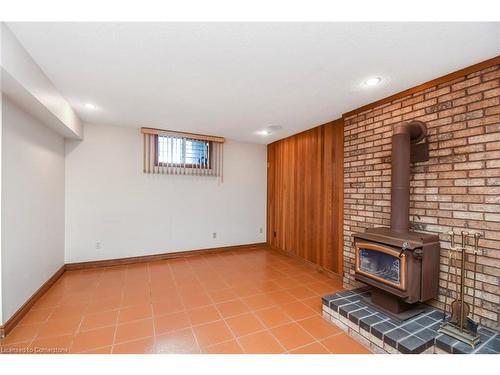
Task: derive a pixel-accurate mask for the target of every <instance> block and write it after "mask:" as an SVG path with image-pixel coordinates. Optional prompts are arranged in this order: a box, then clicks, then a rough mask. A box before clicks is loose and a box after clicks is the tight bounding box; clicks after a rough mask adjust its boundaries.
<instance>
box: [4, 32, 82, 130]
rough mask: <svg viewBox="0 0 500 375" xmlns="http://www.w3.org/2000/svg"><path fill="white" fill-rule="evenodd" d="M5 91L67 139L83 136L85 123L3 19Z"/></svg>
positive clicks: (26, 110) (25, 109)
mask: <svg viewBox="0 0 500 375" xmlns="http://www.w3.org/2000/svg"><path fill="white" fill-rule="evenodd" d="M0 29H1V33H0V37H1V39H0V48H1V49H2V60H1V70H2V75H3V81H2V91H3V92H4V93H7V94H8V95H9V96H10V97H11V98H15V101H16V102H17V103H18V105H19V106H20V107H21V108H23V110H24V111H25V112H28V113H31V114H32V115H33V116H34V117H36V118H37V119H39V120H40V121H42V122H43V123H45V124H46V125H47V126H50V127H51V128H52V129H54V130H55V131H56V132H58V133H59V134H61V135H62V136H64V137H67V138H73V139H81V138H82V137H83V125H82V123H81V121H80V119H79V118H78V116H77V115H76V113H75V111H74V110H73V108H72V107H71V105H70V104H69V102H68V101H67V100H66V99H65V98H64V97H63V96H62V95H61V94H60V92H59V91H58V90H57V88H56V87H55V86H54V85H53V84H52V82H51V81H50V80H49V78H48V77H47V76H46V75H45V73H44V72H43V71H42V69H40V67H39V66H38V65H37V63H36V62H35V61H34V60H33V58H32V57H31V56H30V54H28V52H27V51H26V50H25V49H24V47H23V46H22V45H21V43H19V41H18V40H17V38H16V37H15V36H14V34H12V32H11V31H10V29H9V28H8V27H7V26H6V24H5V23H4V22H0Z"/></svg>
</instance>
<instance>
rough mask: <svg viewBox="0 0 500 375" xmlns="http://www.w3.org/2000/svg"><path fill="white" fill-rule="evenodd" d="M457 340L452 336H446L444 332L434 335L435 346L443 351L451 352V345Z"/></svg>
mask: <svg viewBox="0 0 500 375" xmlns="http://www.w3.org/2000/svg"><path fill="white" fill-rule="evenodd" d="M456 342H457V340H455V339H454V338H453V337H450V336H447V335H445V334H442V333H440V334H438V336H436V346H437V347H438V348H439V349H443V350H444V351H445V352H448V353H452V352H453V345H454V344H455V343H456Z"/></svg>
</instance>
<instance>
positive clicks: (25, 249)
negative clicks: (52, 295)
mask: <svg viewBox="0 0 500 375" xmlns="http://www.w3.org/2000/svg"><path fill="white" fill-rule="evenodd" d="M2 126H3V134H2V206H1V212H2V215H1V216H2V223H1V225H2V238H1V243H2V253H1V255H2V274H1V276H2V296H3V303H2V304H3V306H2V309H3V321H4V322H5V321H6V320H8V319H9V318H10V317H11V316H12V314H13V313H14V312H15V311H16V310H17V309H18V308H19V307H20V306H21V305H22V304H23V303H24V302H26V300H27V299H28V298H29V297H30V296H31V295H32V294H33V293H34V292H35V291H36V290H37V289H38V288H39V287H40V286H41V285H42V284H43V283H44V282H45V281H47V280H48V279H49V278H50V277H51V276H52V275H53V274H54V273H55V272H56V270H57V269H58V268H59V267H61V266H62V265H63V263H64V139H63V137H62V136H60V135H58V134H57V133H55V132H54V131H53V130H51V129H49V128H48V127H47V126H45V125H43V124H41V123H40V122H39V121H38V120H36V119H35V118H33V117H32V116H30V115H28V114H27V113H25V112H23V111H22V110H21V109H20V108H19V107H17V106H16V105H15V104H14V103H12V102H11V101H10V100H8V99H7V98H6V97H5V96H4V97H3V102H2Z"/></svg>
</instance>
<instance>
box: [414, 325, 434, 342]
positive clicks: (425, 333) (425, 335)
mask: <svg viewBox="0 0 500 375" xmlns="http://www.w3.org/2000/svg"><path fill="white" fill-rule="evenodd" d="M414 335H415V336H417V337H418V338H419V339H421V340H424V341H425V342H431V343H432V344H434V339H435V338H436V336H437V332H436V331H433V330H431V329H427V328H425V329H423V330H421V331H419V332H416V333H414Z"/></svg>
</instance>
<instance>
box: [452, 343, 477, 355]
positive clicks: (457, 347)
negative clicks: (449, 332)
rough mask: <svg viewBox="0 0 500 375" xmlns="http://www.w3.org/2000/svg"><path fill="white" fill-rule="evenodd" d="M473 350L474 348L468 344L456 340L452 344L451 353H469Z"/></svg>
mask: <svg viewBox="0 0 500 375" xmlns="http://www.w3.org/2000/svg"><path fill="white" fill-rule="evenodd" d="M473 351H474V349H473V348H472V347H471V346H470V345H468V344H466V343H464V342H462V341H458V340H457V342H456V343H455V344H454V345H453V351H452V353H453V354H469V353H472V352H473Z"/></svg>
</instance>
